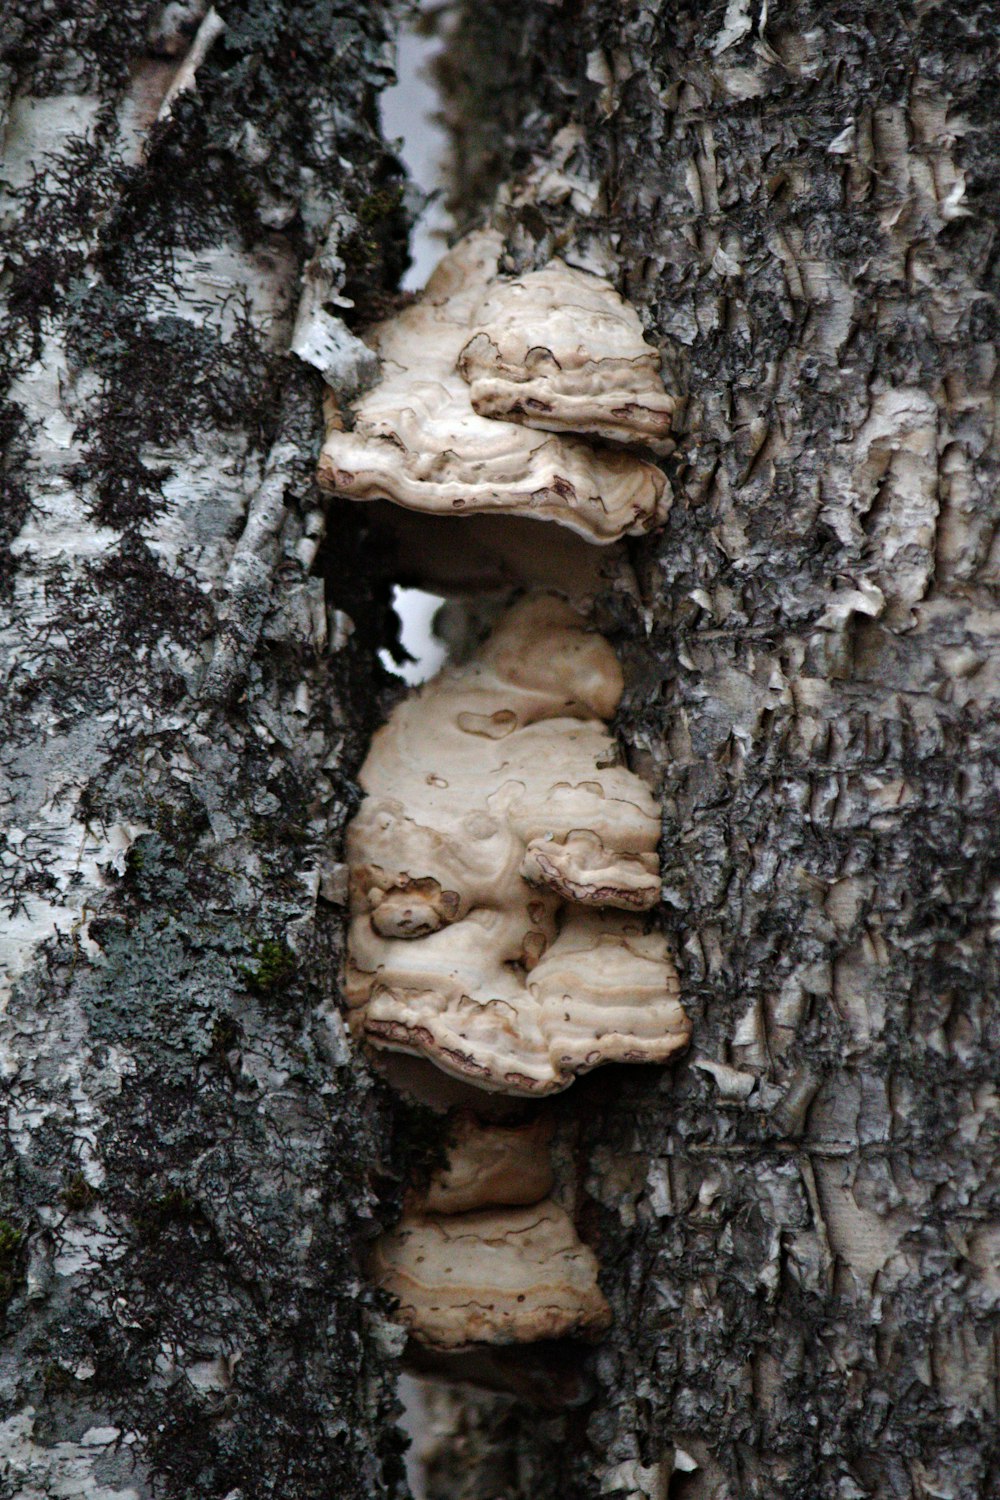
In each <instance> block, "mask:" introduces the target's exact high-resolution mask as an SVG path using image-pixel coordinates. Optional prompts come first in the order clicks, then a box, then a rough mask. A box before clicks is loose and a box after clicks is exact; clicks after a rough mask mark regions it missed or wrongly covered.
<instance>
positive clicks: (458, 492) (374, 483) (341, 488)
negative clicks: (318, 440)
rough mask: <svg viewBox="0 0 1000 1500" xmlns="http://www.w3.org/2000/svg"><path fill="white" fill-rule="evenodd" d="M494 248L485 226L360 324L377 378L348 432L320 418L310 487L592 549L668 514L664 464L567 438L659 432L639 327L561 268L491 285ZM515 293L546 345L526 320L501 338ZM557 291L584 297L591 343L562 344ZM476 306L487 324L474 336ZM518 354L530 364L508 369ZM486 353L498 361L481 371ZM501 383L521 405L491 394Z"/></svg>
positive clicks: (658, 408) (657, 389) (567, 320)
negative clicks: (490, 521)
mask: <svg viewBox="0 0 1000 1500" xmlns="http://www.w3.org/2000/svg"><path fill="white" fill-rule="evenodd" d="M500 244H501V241H500V237H499V236H498V235H496V234H494V233H491V232H488V231H482V232H479V233H476V234H472V235H469V236H467V237H466V238H465V239H464V240H462V241H460V242H459V244H457V245H456V246H455V248H454V249H453V250H452V251H451V252H450V254H448V255H447V256H446V257H445V258H444V260H443V261H442V262H441V264H440V265H439V266H438V268H437V270H436V271H435V272H434V274H433V276H432V277H431V279H430V281H429V282H428V284H427V287H426V290H425V291H424V293H423V296H422V297H421V299H420V300H419V301H418V302H416V303H415V304H414V305H413V306H411V307H408V308H405V309H404V310H403V311H402V312H401V313H398V314H397V315H396V316H395V317H393V318H389V319H387V320H386V321H385V322H383V323H379V324H378V325H376V326H375V327H374V328H372V329H371V330H369V332H368V334H367V335H366V337H367V340H368V342H369V343H370V344H371V346H372V347H373V348H374V349H375V350H376V351H377V353H378V354H379V356H380V357H381V360H382V372H381V378H380V379H379V381H378V383H377V384H376V385H375V386H374V388H373V389H372V390H370V391H368V392H367V393H366V394H365V395H363V396H361V397H360V399H359V400H358V401H357V402H356V403H355V405H354V410H353V425H352V426H351V428H350V430H349V431H345V430H344V422H343V420H342V417H341V414H340V413H339V411H337V410H336V409H335V408H334V409H333V410H332V411H331V420H330V424H329V428H328V431H327V436H326V441H325V443H324V445H323V450H322V453H321V455H320V464H319V482H320V484H321V485H322V486H323V487H324V488H325V489H327V490H329V491H331V492H333V493H335V494H338V495H343V496H346V497H347V498H349V499H352V500H377V499H387V500H392V501H394V502H395V503H396V504H398V505H402V506H405V507H407V508H409V509H412V510H417V511H423V512H426V513H429V514H433V515H474V514H481V513H497V512H499V513H503V514H514V515H522V516H528V517H531V518H533V519H536V520H543V521H555V522H557V523H558V524H559V525H562V526H568V527H570V528H571V529H572V530H573V531H576V532H578V533H579V534H580V535H581V536H583V537H586V539H587V540H588V541H590V542H596V543H600V544H606V543H609V542H613V541H616V540H617V539H618V538H619V537H621V536H624V535H626V534H629V535H635V534H641V533H642V532H645V531H648V530H649V529H650V528H651V527H653V526H657V525H659V524H660V523H661V522H662V521H663V520H664V518H665V515H666V511H667V508H668V505H669V496H668V493H667V482H666V476H665V475H664V474H663V473H662V471H661V470H660V469H659V468H657V467H656V466H655V465H654V464H651V463H647V462H646V461H645V460H643V459H641V458H638V457H637V456H636V455H634V454H632V453H629V452H627V451H625V450H624V449H622V448H621V447H612V446H607V445H602V444H595V443H593V442H590V441H588V440H587V439H586V437H578V436H572V435H569V434H573V433H582V434H598V435H600V436H603V437H606V438H607V437H610V438H614V439H616V440H622V439H627V440H630V441H640V442H650V441H656V439H657V438H658V437H662V435H663V433H664V432H665V430H666V429H665V424H666V423H669V413H670V410H672V408H673V402H672V399H671V398H670V397H668V396H667V395H666V393H665V392H664V390H663V387H662V383H661V382H660V381H659V377H658V376H657V375H656V373H655V366H656V363H658V360H657V356H656V353H655V351H654V350H653V349H651V348H650V346H648V345H646V344H645V343H644V342H643V340H642V336H641V329H640V328H639V325H638V318H637V317H636V316H635V314H634V312H632V310H631V309H629V308H628V307H627V304H625V303H624V302H622V300H621V298H619V297H618V296H617V294H616V293H615V292H614V291H613V289H612V288H611V287H610V286H608V285H607V284H606V283H603V282H601V281H599V279H598V278H596V277H590V276H587V275H586V274H585V273H583V272H574V271H571V270H570V268H569V267H566V266H564V265H563V264H562V262H558V261H554V262H552V264H551V265H550V266H549V267H547V268H546V269H545V270H544V271H540V272H537V273H535V275H534V276H528V277H525V278H524V279H523V282H514V283H500V282H498V281H497V256H498V254H499V250H500ZM538 278H541V279H540V280H539V279H538ZM522 286H526V287H528V288H529V291H528V300H529V304H530V305H529V306H528V307H527V309H526V311H527V313H528V314H529V315H531V316H537V318H538V319H539V323H538V328H539V336H540V337H544V336H550V337H551V339H552V341H553V343H554V345H555V348H554V349H548V348H546V349H544V350H539V349H537V348H535V346H534V337H535V335H534V331H533V329H532V328H530V327H528V326H525V327H523V328H521V329H520V334H519V336H517V337H515V335H514V334H513V333H512V331H511V326H512V322H513V321H514V320H516V318H517V289H518V288H520V287H522ZM491 293H492V299H493V300H491V296H490V294H491ZM563 297H565V298H567V299H568V300H569V301H572V300H573V299H574V298H575V299H576V300H577V301H578V302H581V299H582V303H583V304H585V305H581V320H580V326H581V328H582V330H583V332H584V335H585V336H586V335H587V334H588V333H591V332H592V333H593V337H594V347H593V348H592V349H591V348H590V347H589V346H587V345H586V343H585V344H584V346H583V347H581V348H571V347H570V343H571V341H570V335H569V327H570V325H571V324H572V322H573V318H574V314H575V312H576V309H575V308H573V309H569V308H566V307H563V306H562V305H557V306H552V305H550V304H551V303H552V299H557V302H558V299H560V298H563ZM511 299H513V302H511ZM480 312H482V313H483V314H484V315H485V316H487V317H488V318H492V319H493V320H494V321H487V322H486V323H485V324H484V325H483V327H482V328H480V329H479V330H478V331H477V328H476V321H475V320H476V318H477V316H478V314H479V313H480ZM493 334H495V336H496V339H497V341H498V342H497V344H496V345H495V346H494V345H493V344H491V342H490V340H491V338H492V336H493ZM470 335H471V336H472V337H471V339H470ZM484 339H485V340H486V344H484V343H483V340H484ZM522 346H524V347H523V350H522V352H523V354H524V357H525V358H526V359H527V360H528V365H527V367H526V368H525V370H524V372H522V373H521V374H519V366H518V364H517V360H518V357H519V354H518V350H520V349H522ZM492 347H495V348H496V349H497V350H498V354H497V360H499V364H497V363H496V361H494V362H493V364H492V365H491V363H490V359H489V357H488V351H489V348H492ZM463 351H464V353H463ZM536 356H537V357H536ZM463 371H464V372H466V373H468V374H469V375H470V378H472V380H473V385H472V389H471V391H470V386H469V384H468V383H467V381H466V379H465V378H464V375H463ZM512 382H513V383H514V384H516V385H519V388H520V387H523V389H522V390H521V395H522V397H523V399H520V400H518V399H511V400H510V401H508V399H507V397H506V396H505V395H504V394H503V392H504V390H506V388H507V386H508V385H510V384H511V383H512ZM605 382H606V388H602V387H603V386H604V383H605ZM543 406H544V407H545V412H547V413H548V418H549V419H548V420H546V419H545V412H543V410H542V408H543ZM482 412H485V413H486V414H485V415H481V414H480V413H482ZM506 417H511V418H513V420H506V419H505V418H506ZM536 429H549V430H536Z"/></svg>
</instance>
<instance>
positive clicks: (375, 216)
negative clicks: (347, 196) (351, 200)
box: [357, 184, 403, 225]
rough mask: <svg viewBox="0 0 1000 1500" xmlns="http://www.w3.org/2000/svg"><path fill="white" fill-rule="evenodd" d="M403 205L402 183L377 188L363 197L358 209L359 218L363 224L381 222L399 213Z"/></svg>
mask: <svg viewBox="0 0 1000 1500" xmlns="http://www.w3.org/2000/svg"><path fill="white" fill-rule="evenodd" d="M402 206H403V188H402V184H399V185H394V186H392V187H384V188H376V189H375V191H374V192H373V193H369V194H368V195H367V196H366V197H364V198H362V199H361V202H360V203H359V204H358V209H357V213H358V218H359V220H360V221H361V223H362V224H366V225H367V224H379V223H381V221H382V220H383V219H385V218H388V217H389V216H390V215H392V214H396V213H398V212H399V210H400V209H401V208H402Z"/></svg>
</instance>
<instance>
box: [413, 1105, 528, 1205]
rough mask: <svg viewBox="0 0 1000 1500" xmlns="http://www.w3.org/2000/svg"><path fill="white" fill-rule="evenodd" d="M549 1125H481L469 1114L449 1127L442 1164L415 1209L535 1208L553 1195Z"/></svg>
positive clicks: (463, 1113) (464, 1114)
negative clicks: (449, 1136) (444, 1157)
mask: <svg viewBox="0 0 1000 1500" xmlns="http://www.w3.org/2000/svg"><path fill="white" fill-rule="evenodd" d="M552 1134H553V1124H552V1121H551V1120H549V1119H543V1118H538V1119H534V1120H529V1121H528V1122H527V1123H525V1124H522V1125H483V1124H481V1123H480V1122H479V1120H478V1119H477V1118H476V1117H475V1115H473V1114H470V1113H469V1112H468V1111H462V1112H461V1113H460V1114H459V1115H458V1116H457V1118H456V1119H455V1120H454V1122H453V1124H452V1138H451V1143H450V1146H449V1150H448V1158H447V1161H446V1164H445V1165H444V1166H443V1167H442V1168H440V1170H439V1171H437V1172H435V1173H434V1175H433V1177H432V1178H431V1180H430V1182H429V1183H428V1185H427V1190H426V1192H425V1193H424V1194H423V1195H422V1197H421V1199H420V1200H419V1202H418V1204H417V1205H416V1206H417V1207H418V1208H419V1209H422V1210H423V1211H424V1212H426V1213H433V1214H458V1213H469V1212H471V1211H472V1210H473V1209H477V1208H488V1207H494V1208H495V1207H499V1206H501V1205H503V1204H508V1205H513V1204H516V1205H518V1206H523V1205H525V1204H527V1203H538V1202H539V1200H540V1199H542V1198H544V1197H545V1196H546V1194H548V1193H550V1192H551V1191H552V1182H553V1177H552V1163H551V1161H550V1160H549V1144H550V1142H551V1140H552Z"/></svg>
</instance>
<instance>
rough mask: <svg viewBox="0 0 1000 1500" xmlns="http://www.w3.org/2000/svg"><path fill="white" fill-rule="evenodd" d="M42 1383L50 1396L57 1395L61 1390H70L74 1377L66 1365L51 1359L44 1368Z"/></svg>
mask: <svg viewBox="0 0 1000 1500" xmlns="http://www.w3.org/2000/svg"><path fill="white" fill-rule="evenodd" d="M42 1384H43V1385H44V1387H45V1393H46V1395H48V1396H56V1395H58V1394H59V1393H60V1392H61V1391H66V1390H69V1388H70V1386H71V1385H72V1384H73V1377H72V1375H71V1374H70V1372H69V1371H68V1370H67V1369H66V1368H65V1366H63V1365H60V1364H57V1363H56V1361H55V1360H50V1361H49V1363H48V1364H47V1365H45V1366H44V1368H43V1370H42Z"/></svg>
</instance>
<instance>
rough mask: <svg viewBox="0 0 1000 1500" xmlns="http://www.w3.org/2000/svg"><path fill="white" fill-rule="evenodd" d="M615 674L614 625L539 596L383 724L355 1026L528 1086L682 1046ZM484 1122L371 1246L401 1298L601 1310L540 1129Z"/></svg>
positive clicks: (351, 965) (588, 1325)
mask: <svg viewBox="0 0 1000 1500" xmlns="http://www.w3.org/2000/svg"><path fill="white" fill-rule="evenodd" d="M622 686H623V684H622V675H621V669H620V667H619V664H618V661H617V659H616V657H615V654H614V652H613V650H612V648H611V647H610V645H609V644H608V642H607V641H605V640H604V639H603V637H601V636H600V635H598V634H596V633H595V632H593V631H590V630H588V629H587V627H586V624H585V622H584V620H583V619H582V618H581V617H580V616H579V615H578V614H577V613H576V612H575V611H574V610H573V609H571V608H570V607H569V606H568V605H567V604H565V603H564V602H562V601H561V600H559V599H557V598H555V597H554V596H552V595H536V596H529V597H528V598H526V599H523V600H522V601H520V602H519V603H518V604H516V605H515V606H514V607H513V608H511V609H509V610H508V611H507V612H506V613H505V614H504V615H503V616H502V618H501V619H500V621H499V623H498V625H497V626H496V627H495V629H494V631H493V633H492V635H491V636H490V637H489V638H488V639H487V640H486V642H485V643H484V644H483V645H482V646H481V647H480V649H479V650H478V652H477V653H476V654H475V655H474V656H473V657H472V658H471V659H470V660H469V661H468V662H466V663H464V664H462V665H456V666H450V667H446V668H445V669H444V670H443V671H442V672H441V673H440V674H439V675H438V676H437V677H436V678H435V679H434V680H433V681H432V682H430V683H428V684H426V685H425V686H424V687H423V688H422V689H420V690H419V691H417V692H414V693H412V694H411V695H410V696H409V697H407V698H406V699H405V700H404V701H403V702H402V703H401V704H400V705H399V706H398V707H397V709H396V710H395V711H394V713H393V714H392V715H391V717H390V719H389V721H388V723H386V724H385V725H384V726H383V727H382V728H381V729H380V730H379V731H378V732H377V733H376V735H375V737H374V739H373V741H372V745H371V748H370V751H369V754H368V758H367V760H366V761H365V764H364V766H363V767H362V770H361V773H360V781H361V785H362V787H363V789H364V792H365V798H364V801H363V802H362V805H361V808H360V809H359V812H358V814H357V817H356V818H355V820H354V822H353V823H352V825H351V827H350V829H349V831H348V862H349V866H350V871H351V924H350V931H349V936H348V958H347V972H346V994H347V1000H348V1006H349V1016H350V1020H351V1025H352V1029H353V1030H354V1032H355V1034H356V1035H358V1036H360V1037H363V1038H365V1039H366V1040H367V1041H368V1042H370V1043H371V1044H373V1045H374V1046H375V1047H377V1048H387V1049H390V1050H398V1051H402V1052H407V1053H413V1054H416V1055H418V1056H420V1057H422V1058H425V1059H427V1060H429V1061H430V1062H431V1063H433V1064H435V1065H436V1067H437V1068H439V1069H443V1070H444V1071H445V1072H447V1073H450V1074H453V1075H455V1076H457V1077H458V1078H461V1079H464V1080H467V1081H468V1082H469V1083H472V1084H474V1085H475V1086H476V1087H477V1088H478V1089H480V1090H486V1091H489V1092H490V1093H493V1094H503V1095H508V1096H521V1097H522V1098H530V1097H532V1096H539V1095H547V1094H551V1093H554V1092H556V1091H558V1090H561V1089H564V1088H566V1087H567V1086H568V1085H569V1084H570V1083H571V1082H572V1080H573V1078H574V1077H575V1076H576V1074H578V1073H582V1072H586V1071H588V1070H590V1069H591V1068H595V1067H597V1066H598V1065H600V1064H601V1063H607V1062H664V1061H666V1060H667V1059H668V1058H670V1057H671V1056H673V1055H674V1054H675V1053H676V1052H677V1051H679V1050H680V1049H682V1048H683V1047H685V1046H686V1045H687V1042H688V1038H689V1034H690V1026H689V1022H688V1019H687V1016H686V1014H685V1012H684V1010H683V1008H682V1006H681V1004H680V1000H679V985H678V979H677V973H676V970H675V969H674V966H673V963H672V962H671V959H670V955H669V952H668V949H667V945H666V943H665V941H664V939H663V938H662V937H661V936H660V935H659V934H658V933H656V932H651V931H647V930H646V922H645V920H644V916H645V913H646V912H647V911H648V910H649V908H651V907H652V906H653V905H655V904H656V902H657V901H658V899H659V889H660V882H659V868H658V862H657V855H656V846H657V840H658V835H659V816H658V811H657V807H656V803H655V800H654V798H653V797H652V795H651V793H650V791H649V788H648V787H647V786H646V785H645V784H644V783H643V782H642V781H641V780H640V778H639V777H638V776H636V775H635V774H634V773H633V772H632V771H630V770H629V769H628V768H627V767H625V766H623V765H622V764H621V761H620V756H619V753H618V749H617V745H616V743H615V741H614V739H613V738H612V736H611V734H610V732H609V730H608V728H607V723H606V721H607V720H608V719H610V717H611V716H612V714H613V713H614V711H615V709H616V707H617V705H618V702H619V699H620V696H621V692H622ZM473 1136H474V1139H469V1138H463V1139H462V1140H461V1141H460V1142H459V1143H458V1148H456V1149H455V1150H453V1154H452V1160H451V1163H450V1165H449V1168H448V1171H447V1173H446V1174H445V1176H444V1177H443V1178H441V1179H440V1180H439V1181H437V1182H435V1183H432V1185H431V1189H430V1191H429V1193H428V1196H427V1198H426V1199H425V1200H424V1201H423V1202H422V1203H420V1204H419V1205H416V1206H411V1207H410V1208H409V1210H408V1211H407V1213H406V1214H405V1215H404V1217H403V1220H402V1222H401V1223H400V1225H399V1226H398V1228H397V1229H396V1230H395V1232H394V1233H393V1234H391V1235H389V1236H387V1237H386V1238H384V1239H383V1240H382V1241H381V1242H380V1243H379V1246H378V1248H377V1250H376V1255H375V1261H374V1268H373V1269H374V1274H375V1276H376V1278H377V1280H378V1281H379V1282H380V1283H381V1284H382V1285H383V1286H384V1287H385V1288H386V1289H387V1290H389V1291H390V1292H392V1293H393V1294H394V1295H395V1296H396V1297H398V1299H399V1304H400V1313H399V1315H400V1317H401V1318H402V1319H403V1321H404V1322H405V1323H406V1324H407V1326H408V1327H409V1329H410V1331H411V1333H412V1335H413V1337H414V1338H415V1339H417V1340H418V1341H419V1342H420V1343H421V1344H423V1345H424V1346H426V1347H429V1348H432V1349H455V1348H460V1347H466V1346H468V1345H470V1344H476V1343H505V1342H516V1343H527V1342H532V1341H535V1340H539V1339H550V1338H555V1337H561V1336H563V1335H566V1334H568V1333H576V1334H578V1335H590V1334H594V1333H596V1332H599V1331H600V1329H602V1328H603V1327H605V1326H606V1324H607V1316H608V1313H607V1307H606V1305H605V1303H604V1299H603V1297H602V1296H601V1294H600V1292H599V1290H598V1287H597V1281H596V1272H597V1266H596V1262H595V1261H594V1257H593V1255H592V1254H591V1252H590V1251H589V1250H588V1249H587V1248H586V1247H585V1246H584V1245H582V1244H581V1243H580V1241H579V1239H578V1238H577V1235H576V1231H575V1229H574V1227H573V1223H572V1220H571V1219H570V1218H569V1216H568V1215H567V1214H566V1213H565V1211H564V1210H563V1209H562V1208H561V1207H560V1206H559V1205H558V1204H557V1203H556V1202H554V1201H553V1200H552V1199H551V1198H550V1197H549V1196H548V1193H549V1188H550V1177H549V1173H548V1168H547V1166H545V1167H543V1168H541V1170H540V1166H539V1160H538V1157H539V1152H538V1151H535V1152H534V1157H535V1159H534V1160H530V1159H528V1158H529V1156H530V1153H526V1150H525V1145H524V1138H523V1137H517V1136H516V1132H511V1131H510V1130H507V1131H504V1130H503V1129H502V1128H501V1127H497V1126H493V1127H484V1128H483V1129H482V1130H481V1131H480V1132H479V1133H478V1135H476V1133H475V1132H473ZM456 1152H457V1154H456Z"/></svg>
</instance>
